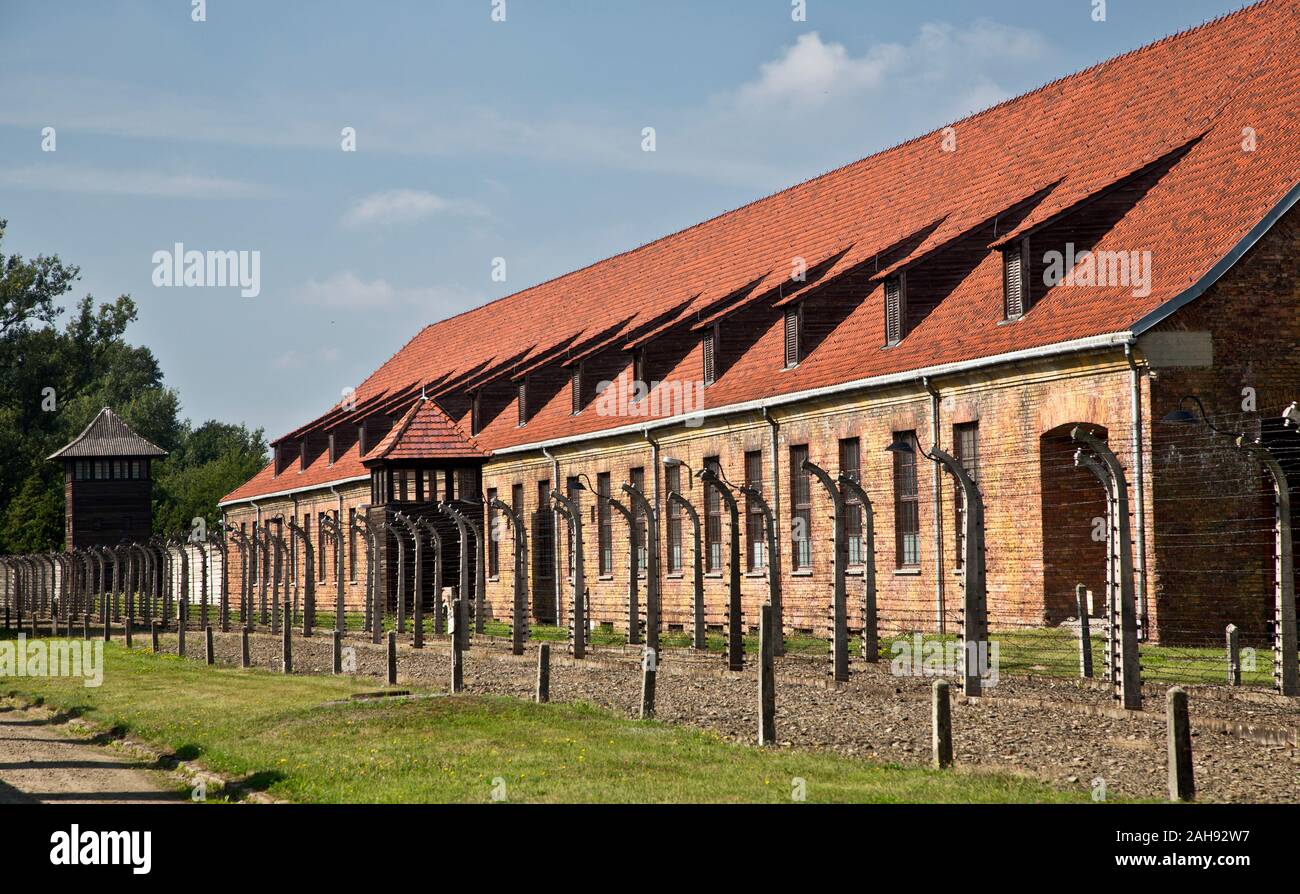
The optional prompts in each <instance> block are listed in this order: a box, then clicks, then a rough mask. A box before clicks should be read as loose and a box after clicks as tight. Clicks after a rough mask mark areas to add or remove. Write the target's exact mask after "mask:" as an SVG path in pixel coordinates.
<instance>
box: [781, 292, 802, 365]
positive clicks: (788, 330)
mask: <svg viewBox="0 0 1300 894" xmlns="http://www.w3.org/2000/svg"><path fill="white" fill-rule="evenodd" d="M801 316H802V314H801V313H800V307H799V305H795V306H794V307H788V308H786V311H785V367H786V369H789V368H791V367H793V366H798V365H799V361H800V359H802V358H801V357H800V356H799V334H800V333H799V330H800V328H801V326H800V323H801V320H800V318H801Z"/></svg>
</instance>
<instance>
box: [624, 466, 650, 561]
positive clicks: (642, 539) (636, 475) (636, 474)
mask: <svg viewBox="0 0 1300 894" xmlns="http://www.w3.org/2000/svg"><path fill="white" fill-rule="evenodd" d="M628 477H630V478H631V479H632V486H633V487H635V488H636V489H637V490H639V491H640V492H641V493H642V494H644V493H645V469H642V468H636V469H631V470H630V471H629V472H628ZM629 502H630V503H631V504H632V505H631V507H629V508H631V510H632V524H633V525H634V526H635V527H636V569H637V574H639V575H640V576H641V577H645V575H646V566H647V565H648V563H649V561H650V543H649V536H650V529H649V527H648V526H647V524H646V517H645V513H644V512H643V511H641V504H640V503H639V502H638V501H636V500H633V499H631V498H629Z"/></svg>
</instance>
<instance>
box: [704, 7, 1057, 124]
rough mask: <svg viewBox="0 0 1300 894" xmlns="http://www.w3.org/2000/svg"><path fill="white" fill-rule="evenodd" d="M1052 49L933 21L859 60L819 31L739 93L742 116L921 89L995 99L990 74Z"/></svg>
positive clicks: (995, 28) (984, 28) (1011, 31)
mask: <svg viewBox="0 0 1300 894" xmlns="http://www.w3.org/2000/svg"><path fill="white" fill-rule="evenodd" d="M1045 51H1046V42H1045V41H1044V40H1043V38H1042V37H1041V36H1040V35H1039V34H1037V33H1036V32H1033V31H1028V30H1026V29H1023V28H1017V27H1014V26H1011V25H1001V24H998V23H995V22H990V21H986V20H980V21H977V22H975V23H973V24H971V25H969V26H966V27H961V28H959V27H957V26H955V25H952V24H948V23H934V22H932V23H927V24H925V25H922V26H921V29H920V31H919V32H918V34H917V36H916V38H915V39H914V40H913V41H912V42H911V43H909V44H906V45H903V44H898V43H877V44H873V45H871V46H869V47H867V48H866V49H865V50H864V51H863V53H862V54H861V55H859V56H854V55H853V54H852V53H851V52H850V51H849V49H848V48H847V47H845V46H844V44H842V43H838V42H834V41H827V40H823V39H822V36H821V35H820V34H819V33H818V32H815V31H814V32H811V33H809V34H803V35H800V36H799V38H798V39H797V40H796V41H795V43H794V45H793V46H790V47H786V48H785V49H784V50H783V51H782V52H781V54H780V55H779V56H778V57H777V58H776V59H774V60H773V61H771V62H765V63H763V64H762V65H761V66H759V75H758V77H757V79H755V80H753V81H751V82H749V83H747V84H744V85H742V86H741V87H740V88H739V89H737V90H736V91H735V92H734V94H732V96H731V100H732V102H733V104H734V106H735V107H736V108H737V109H738V110H740V111H742V112H751V113H752V112H764V111H768V110H771V109H773V108H782V107H784V108H791V107H795V108H797V107H805V108H816V107H820V106H824V105H827V104H829V103H831V102H834V101H837V100H843V99H852V98H861V97H863V96H864V95H871V94H875V95H883V94H887V93H895V92H897V91H900V90H908V89H910V88H912V87H914V86H916V85H917V84H921V83H925V84H936V83H942V84H945V85H947V84H953V83H957V84H964V85H967V88H968V89H969V88H970V87H971V86H974V87H975V88H976V90H975V92H974V93H972V94H971V95H973V96H980V97H983V98H987V97H988V96H990V95H991V93H990V90H989V82H990V77H991V76H990V74H989V73H988V71H987V69H988V68H990V67H999V66H1003V65H1007V64H1023V63H1026V62H1032V61H1035V60H1036V59H1039V58H1041V57H1042V55H1043V54H1044V53H1045ZM995 92H997V91H995ZM997 95H998V96H1001V95H1002V94H1001V93H1000V92H997ZM724 99H725V97H724Z"/></svg>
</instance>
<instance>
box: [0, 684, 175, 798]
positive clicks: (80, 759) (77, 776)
mask: <svg viewBox="0 0 1300 894" xmlns="http://www.w3.org/2000/svg"><path fill="white" fill-rule="evenodd" d="M184 800H185V799H184V797H183V796H182V795H181V794H180V793H178V792H177V791H176V789H175V787H174V786H169V785H168V782H167V779H166V778H165V777H164V775H163V774H162V773H161V772H160V771H157V770H151V769H148V767H147V765H146V764H144V763H141V762H139V761H133V760H131V759H129V758H126V757H124V756H122V755H121V754H119V753H117V752H116V751H115V750H113V749H109V748H105V747H103V746H102V745H98V744H95V743H94V742H93V741H92V740H91V739H90V737H88V736H87V735H85V734H81V733H74V732H72V731H71V730H68V729H66V728H64V727H63V725H62V724H61V723H59V722H58V718H57V717H53V716H52V715H51V714H50V712H48V711H45V710H43V709H40V708H33V709H28V710H22V709H19V708H15V707H12V706H10V705H0V804H40V803H45V804H50V803H60V804H126V803H143V804H165V803H176V802H178V801H184Z"/></svg>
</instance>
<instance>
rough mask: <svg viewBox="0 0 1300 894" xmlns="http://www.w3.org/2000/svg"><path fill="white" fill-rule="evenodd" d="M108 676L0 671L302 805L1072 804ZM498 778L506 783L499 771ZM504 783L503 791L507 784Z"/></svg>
mask: <svg viewBox="0 0 1300 894" xmlns="http://www.w3.org/2000/svg"><path fill="white" fill-rule="evenodd" d="M105 664H106V666H105V672H104V684H103V685H102V686H101V687H99V688H95V689H88V688H85V687H84V686H83V685H82V683H81V681H80V680H79V679H69V678H22V679H9V680H4V681H0V689H3V691H5V692H6V693H7V694H8V695H17V696H22V697H25V698H36V699H40V700H42V701H44V702H45V703H46V704H48V705H49V706H51V707H54V708H56V709H60V710H64V711H69V712H72V713H76V714H78V715H80V716H83V717H85V718H86V719H88V720H91V721H93V722H95V723H97V724H100V725H102V726H104V727H107V728H112V729H114V730H116V731H118V732H120V733H129V734H131V735H133V736H136V737H138V738H141V739H144V740H146V741H149V742H150V743H152V744H154V745H155V746H158V747H161V748H164V749H167V750H168V751H169V752H171V753H173V754H175V755H176V756H178V757H181V758H185V759H197V760H199V761H200V762H201V763H202V764H203V765H204V766H206V767H208V768H209V769H211V770H215V771H217V772H220V773H223V774H226V775H228V776H232V777H235V778H238V779H243V780H247V781H248V783H249V784H250V785H251V786H252V787H255V788H260V789H264V790H267V791H269V792H270V793H271V794H272V795H275V796H277V797H281V798H286V799H289V800H294V801H306V802H330V803H333V802H487V801H490V800H491V799H492V793H493V788H494V785H498V786H499V784H500V783H504V786H505V795H506V799H507V800H509V801H516V802H517V801H526V802H624V803H626V802H637V803H639V802H772V803H784V802H789V801H790V800H791V793H792V790H793V787H794V785H795V782H794V781H795V780H796V779H803V780H805V781H806V793H807V800H808V801H812V802H874V803H900V802H1063V801H1084V800H1087V799H1088V798H1087V793H1086V792H1083V791H1079V792H1066V791H1060V790H1057V789H1053V788H1051V787H1049V786H1047V785H1044V784H1041V783H1038V782H1036V781H1033V780H1028V779H1023V778H1018V777H1014V776H1006V775H992V774H985V773H970V772H961V771H947V772H942V773H941V772H936V771H932V770H926V769H919V768H902V767H896V766H878V765H873V764H869V763H867V762H865V761H860V760H855V759H849V758H844V757H840V756H837V755H833V754H828V753H816V752H807V751H797V750H790V749H783V750H763V749H758V748H755V747H748V746H742V745H736V744H732V743H729V742H726V741H724V740H722V739H720V738H719V737H717V736H715V735H712V734H709V733H705V732H700V731H696V730H692V729H687V728H683V727H674V726H669V725H664V724H658V723H641V722H636V721H629V720H625V719H623V718H621V717H618V716H616V715H614V714H612V713H610V712H608V711H605V710H601V709H597V708H594V707H590V706H586V705H569V704H553V705H536V704H533V703H530V702H525V701H520V700H516V699H508V698H495V697H478V696H473V697H470V696H465V697H459V696H458V697H447V696H434V697H428V698H415V699H410V700H382V701H368V702H367V701H342V702H340V701H339V700H340V699H344V700H346V699H347V697H348V696H349V695H351V694H353V693H355V692H357V691H358V690H362V689H374V688H375V685H374V684H373V683H364V682H357V681H354V680H352V679H350V678H346V677H342V678H340V677H314V676H292V677H284V676H280V675H275V674H271V673H267V672H260V671H241V670H235V669H229V668H221V667H217V668H208V667H206V666H205V665H202V664H199V663H197V662H192V661H186V660H182V659H179V658H176V657H173V656H166V655H153V654H150V653H146V652H142V651H138V650H137V651H128V650H126V649H124V648H122V647H120V646H118V645H116V644H110V645H109V646H107V648H106V649H105ZM498 781H499V782H498ZM498 790H499V789H498Z"/></svg>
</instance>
